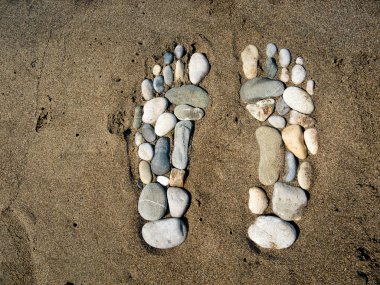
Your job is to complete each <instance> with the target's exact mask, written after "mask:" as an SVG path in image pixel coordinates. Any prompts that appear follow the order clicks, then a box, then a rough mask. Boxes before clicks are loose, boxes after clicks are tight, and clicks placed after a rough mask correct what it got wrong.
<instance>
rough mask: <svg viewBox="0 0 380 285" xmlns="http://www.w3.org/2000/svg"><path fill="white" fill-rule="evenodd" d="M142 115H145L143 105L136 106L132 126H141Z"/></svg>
mask: <svg viewBox="0 0 380 285" xmlns="http://www.w3.org/2000/svg"><path fill="white" fill-rule="evenodd" d="M142 115H143V107H142V106H136V107H135V115H134V116H133V123H132V127H133V128H134V129H138V128H140V127H141V123H142Z"/></svg>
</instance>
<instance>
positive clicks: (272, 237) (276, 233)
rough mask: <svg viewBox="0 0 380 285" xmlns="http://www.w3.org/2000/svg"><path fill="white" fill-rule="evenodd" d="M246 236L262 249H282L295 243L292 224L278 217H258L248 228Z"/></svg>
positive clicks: (295, 235)
mask: <svg viewBox="0 0 380 285" xmlns="http://www.w3.org/2000/svg"><path fill="white" fill-rule="evenodd" d="M248 236H249V238H250V239H251V240H252V241H253V242H254V243H256V244H257V245H258V246H261V247H263V248H271V249H283V248H288V247H289V246H291V245H292V244H293V243H294V242H295V240H296V239H297V231H296V229H295V228H294V226H293V225H292V224H290V223H288V222H285V221H283V220H281V219H280V218H278V217H273V216H260V217H257V218H256V220H255V222H254V223H253V224H252V225H251V226H250V227H249V228H248Z"/></svg>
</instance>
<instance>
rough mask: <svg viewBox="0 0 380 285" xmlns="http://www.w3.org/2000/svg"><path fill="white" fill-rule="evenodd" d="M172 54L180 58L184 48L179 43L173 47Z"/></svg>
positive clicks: (183, 53)
mask: <svg viewBox="0 0 380 285" xmlns="http://www.w3.org/2000/svg"><path fill="white" fill-rule="evenodd" d="M174 55H175V57H176V58H177V59H180V58H182V57H183V56H184V55H185V48H184V47H183V46H181V45H177V46H176V47H175V49H174Z"/></svg>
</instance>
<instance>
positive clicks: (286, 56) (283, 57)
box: [278, 48, 292, 67]
mask: <svg viewBox="0 0 380 285" xmlns="http://www.w3.org/2000/svg"><path fill="white" fill-rule="evenodd" d="M278 58H279V62H280V65H281V67H288V66H289V64H290V61H291V60H292V56H291V54H290V51H289V50H288V49H286V48H283V49H281V50H280V52H279V54H278Z"/></svg>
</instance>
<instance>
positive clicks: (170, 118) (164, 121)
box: [154, 113, 177, 137]
mask: <svg viewBox="0 0 380 285" xmlns="http://www.w3.org/2000/svg"><path fill="white" fill-rule="evenodd" d="M176 123H177V118H176V116H174V115H173V114H172V113H163V114H161V115H160V116H159V117H158V119H157V122H156V125H155V127H154V132H155V133H156V135H158V136H160V137H162V136H164V135H166V134H167V133H169V132H170V131H171V130H172V129H174V127H175V124H176Z"/></svg>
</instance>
